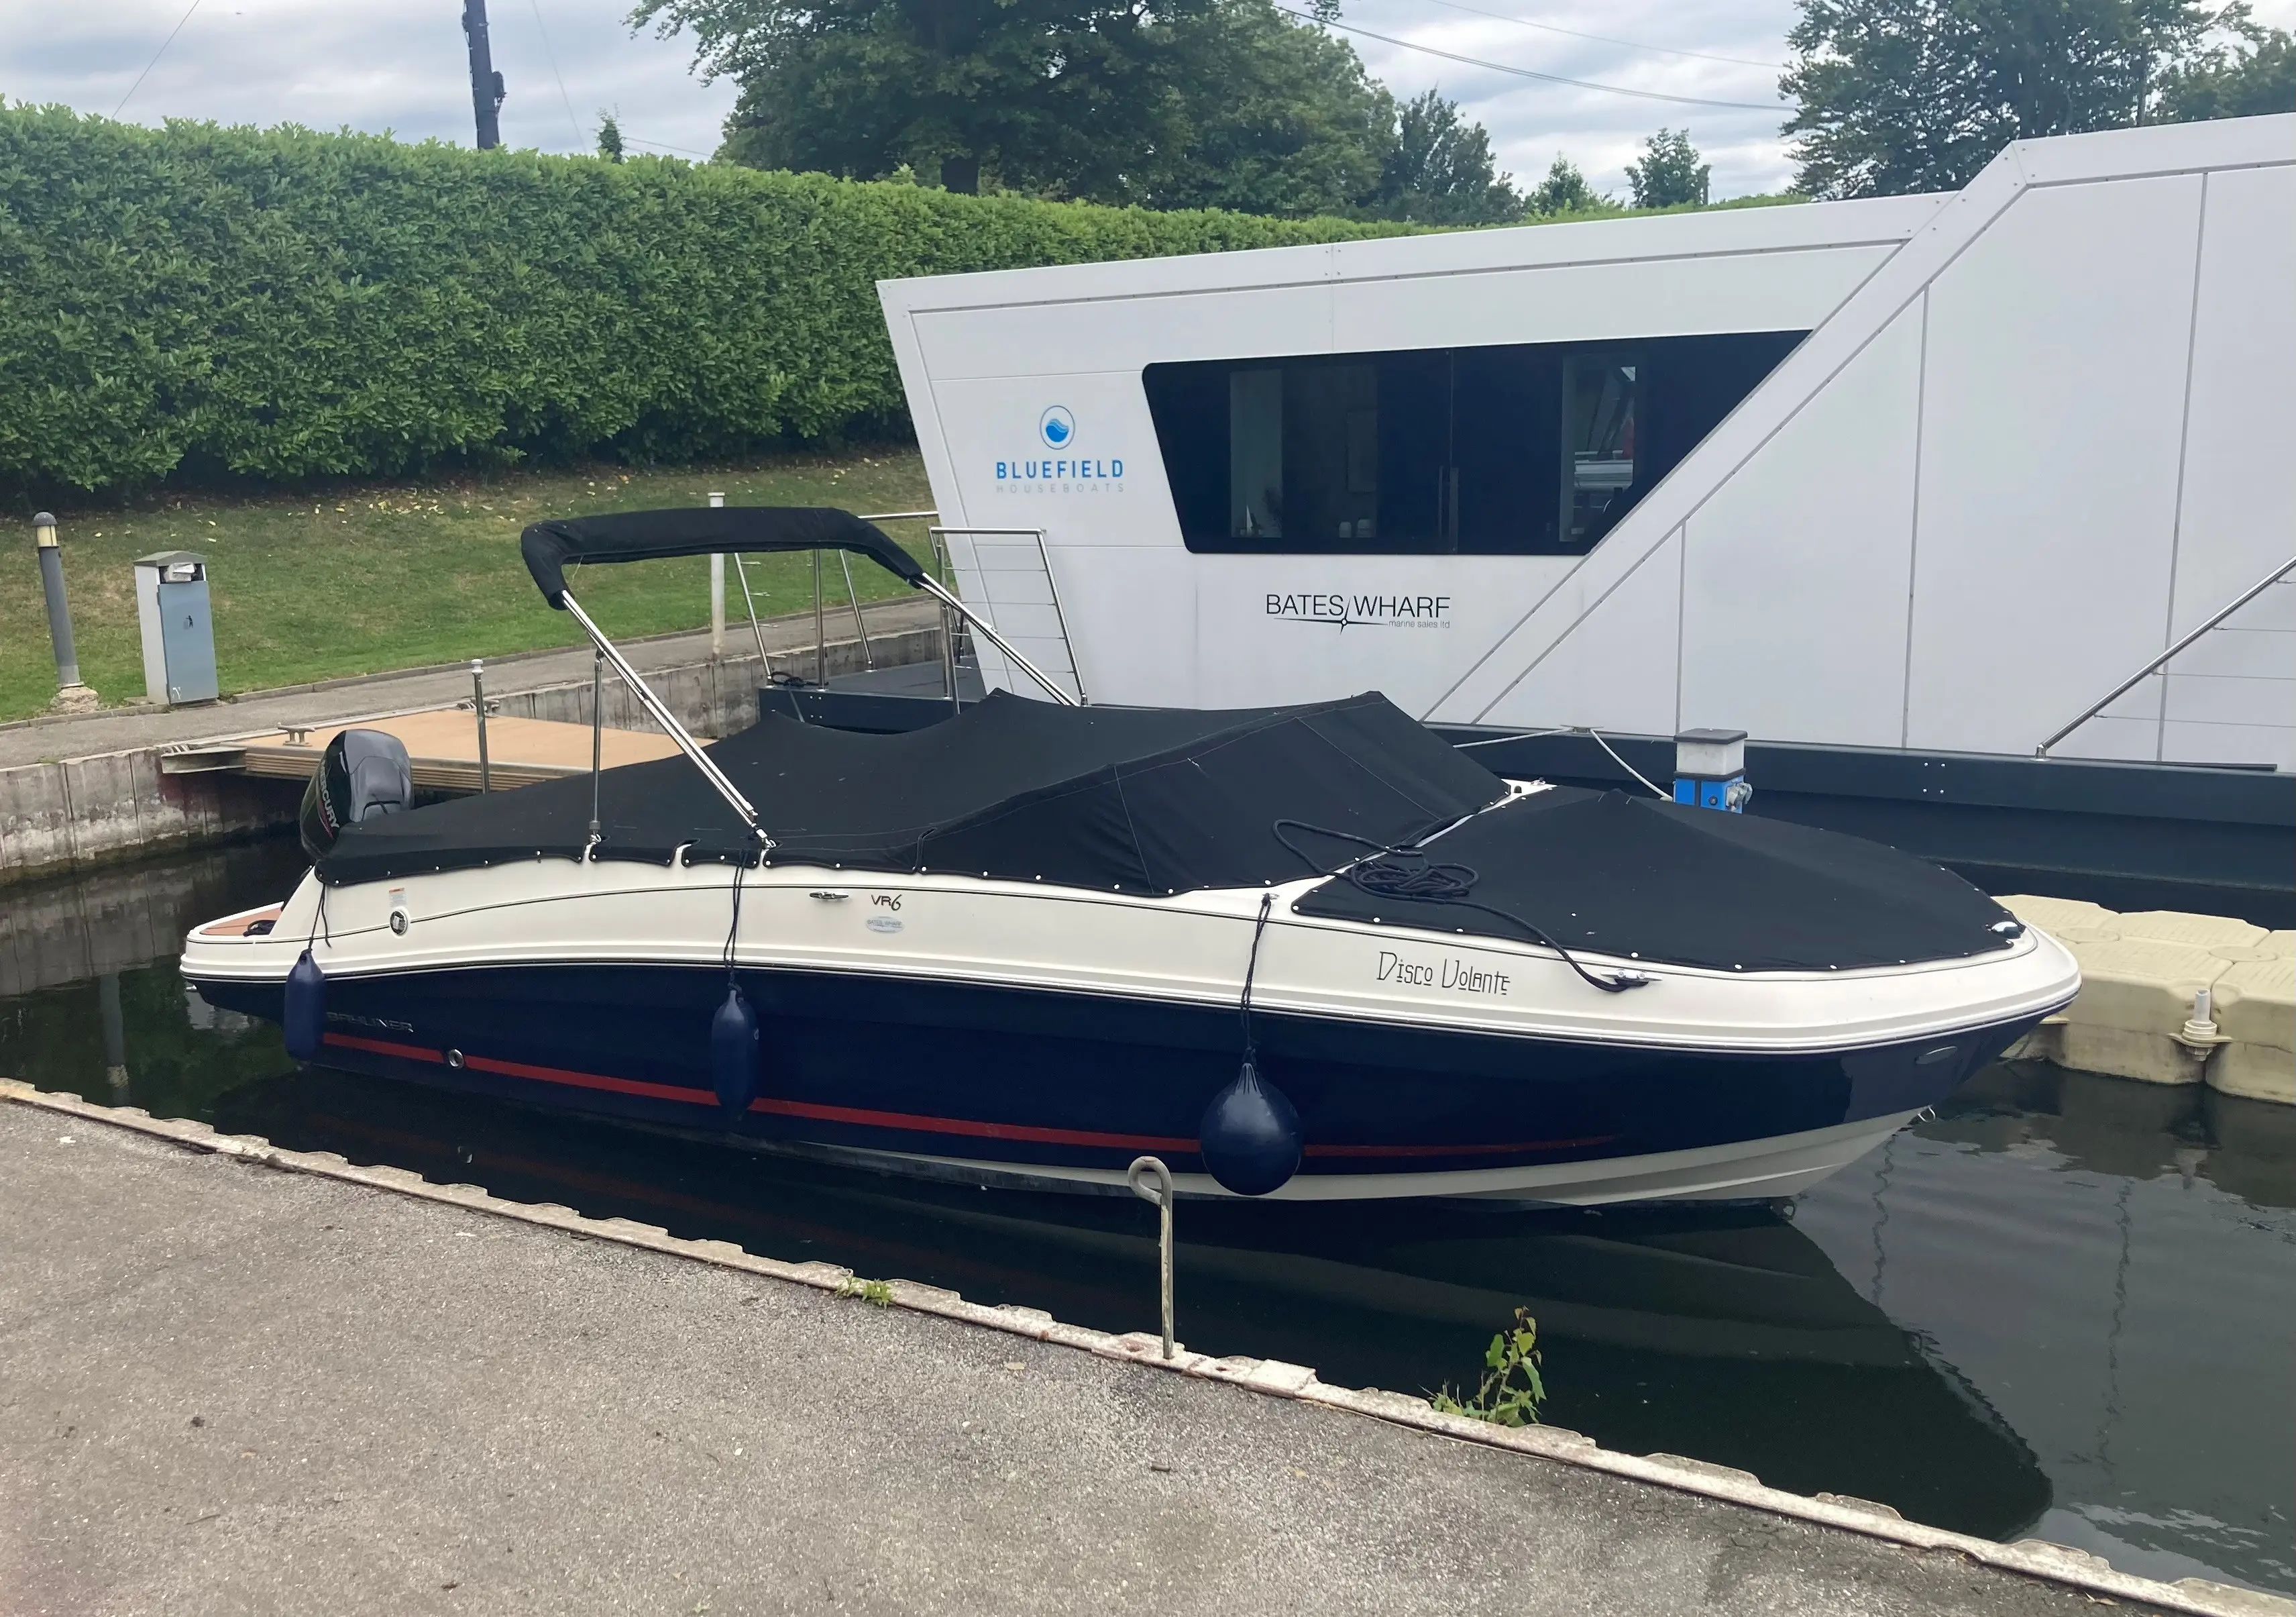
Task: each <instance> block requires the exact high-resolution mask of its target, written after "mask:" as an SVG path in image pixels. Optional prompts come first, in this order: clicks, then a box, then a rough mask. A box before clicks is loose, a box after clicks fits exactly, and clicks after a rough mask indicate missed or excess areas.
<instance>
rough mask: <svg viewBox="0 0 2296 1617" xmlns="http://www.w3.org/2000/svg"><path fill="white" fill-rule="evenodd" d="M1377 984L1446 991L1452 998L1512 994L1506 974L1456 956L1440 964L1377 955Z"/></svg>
mask: <svg viewBox="0 0 2296 1617" xmlns="http://www.w3.org/2000/svg"><path fill="white" fill-rule="evenodd" d="M1379 980H1380V981H1382V982H1401V983H1407V984H1409V985H1410V986H1411V987H1413V988H1421V989H1436V988H1439V989H1450V990H1451V991H1452V992H1453V993H1455V994H1511V993H1512V992H1513V989H1512V987H1511V986H1510V985H1511V983H1512V981H1513V979H1511V978H1510V977H1509V976H1508V975H1507V973H1505V972H1487V971H1485V970H1484V969H1483V968H1482V967H1481V966H1479V965H1477V964H1473V963H1472V961H1468V960H1463V959H1460V958H1459V957H1458V956H1446V957H1445V958H1444V959H1442V960H1439V961H1432V962H1431V961H1425V960H1410V959H1406V958H1405V957H1404V956H1401V955H1398V954H1397V953H1395V951H1394V950H1392V949H1384V948H1383V949H1382V950H1380V951H1379Z"/></svg>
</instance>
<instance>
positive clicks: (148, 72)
mask: <svg viewBox="0 0 2296 1617" xmlns="http://www.w3.org/2000/svg"><path fill="white" fill-rule="evenodd" d="M199 9H200V0H192V3H191V4H189V5H187V6H185V7H184V14H183V15H182V16H180V17H178V18H176V26H175V27H174V28H172V29H168V37H166V38H165V39H162V40H161V41H160V48H159V49H158V50H156V51H154V52H152V60H151V61H149V62H145V63H144V64H143V71H142V72H141V73H138V74H136V75H135V83H134V84H132V85H129V86H127V95H123V96H121V97H120V98H119V106H117V107H114V108H112V109H111V115H112V117H114V118H117V117H119V114H120V111H121V109H123V108H125V107H126V106H127V99H128V96H130V95H133V94H135V92H136V91H138V90H140V89H142V88H143V81H144V80H145V79H147V78H151V77H152V69H153V68H156V67H158V66H159V65H160V57H162V56H165V55H166V54H167V53H168V46H169V45H173V44H175V43H176V35H178V34H180V33H182V32H183V31H184V24H185V23H186V22H189V21H191V20H192V13H193V12H195V11H197V10H199Z"/></svg>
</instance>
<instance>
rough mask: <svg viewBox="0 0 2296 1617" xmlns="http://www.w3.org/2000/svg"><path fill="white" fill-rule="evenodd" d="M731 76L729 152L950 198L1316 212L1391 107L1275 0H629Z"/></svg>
mask: <svg viewBox="0 0 2296 1617" xmlns="http://www.w3.org/2000/svg"><path fill="white" fill-rule="evenodd" d="M631 21H632V22H633V23H634V24H644V23H645V22H648V21H652V22H653V23H655V24H656V25H657V26H658V28H659V29H660V30H661V31H663V32H674V31H676V30H677V29H691V30H692V31H693V36H694V38H695V41H696V45H697V58H698V62H699V64H700V66H701V70H702V71H703V72H704V74H705V76H708V77H716V76H717V75H720V74H725V75H730V76H731V77H733V78H735V79H736V80H738V81H739V82H740V84H741V86H742V94H741V99H740V101H739V103H737V105H736V106H735V109H734V114H733V116H732V117H731V118H730V119H728V120H727V124H726V144H725V148H724V154H725V155H726V157H728V158H730V159H732V160H734V161H736V162H742V163H746V164H749V165H750V166H753V167H757V168H800V169H819V170H825V171H827V172H829V173H832V174H840V175H845V176H851V177H855V178H861V179H873V178H878V177H881V176H885V175H888V174H890V173H892V172H893V171H894V170H896V169H897V168H899V167H900V166H901V165H903V164H905V163H906V164H908V165H910V166H911V167H912V168H914V170H915V171H916V172H918V173H920V174H922V175H924V176H939V180H940V182H941V184H943V185H946V186H947V187H948V188H949V189H951V190H959V191H972V190H978V189H980V187H981V185H983V184H988V185H997V186H1002V187H1004V188H1005V189H1008V190H1013V191H1020V192H1026V193H1033V194H1037V195H1044V196H1052V197H1064V198H1079V199H1088V200H1091V201H1105V202H1116V203H1126V202H1136V203H1142V204H1145V205H1148V206H1152V207H1187V206H1206V205H1216V206H1222V207H1234V208H1242V209H1250V210H1251V211H1255V212H1270V213H1312V212H1320V211H1326V210H1329V209H1335V208H1339V207H1343V206H1346V205H1347V204H1349V203H1351V202H1353V201H1357V200H1359V199H1361V198H1362V197H1364V196H1365V195H1366V194H1368V193H1370V191H1371V190H1372V189H1373V187H1374V185H1375V184H1376V183H1377V180H1378V176H1379V172H1380V160H1381V158H1382V156H1383V155H1384V152H1385V151H1386V146H1387V142H1388V139H1389V138H1390V128H1391V126H1392V120H1393V117H1394V113H1393V106H1392V103H1391V102H1390V99H1389V98H1388V96H1387V94H1386V92H1385V91H1384V90H1382V89H1380V88H1379V86H1376V85H1375V84H1374V83H1372V81H1371V80H1370V79H1369V78H1367V77H1366V76H1365V73H1364V70H1363V64H1362V62H1360V61H1358V60H1357V57H1356V54H1355V52H1354V50H1353V49H1352V47H1350V46H1349V45H1346V44H1345V43H1344V42H1342V41H1341V40H1338V39H1335V38H1333V37H1332V36H1330V35H1328V34H1326V33H1325V32H1324V30H1323V29H1319V28H1316V27H1314V26H1312V25H1309V24H1305V23H1300V22H1295V21H1292V20H1291V19H1290V18H1289V17H1287V16H1285V15H1284V14H1283V12H1280V11H1278V10H1277V9H1276V7H1275V5H1274V4H1272V3H1271V0H641V3H640V4H639V6H638V9H637V10H636V11H635V12H634V13H633V14H632V18H631Z"/></svg>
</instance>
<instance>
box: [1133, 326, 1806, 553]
mask: <svg viewBox="0 0 2296 1617" xmlns="http://www.w3.org/2000/svg"><path fill="white" fill-rule="evenodd" d="M1806 334H1807V333H1804V332H1733V333H1729V334H1726V335H1720V336H1709V337H1669V338H1653V339H1649V340H1645V341H1629V342H1618V343H1603V344H1586V343H1549V344H1530V343H1520V344H1513V345H1508V346H1504V347H1490V348H1465V349H1409V350H1403V351H1398V352H1391V353H1378V354H1336V355H1316V356H1308V357H1298V358H1283V359H1234V360H1225V359H1213V360H1198V361H1190V362H1187V363H1183V364H1174V365H1150V366H1148V367H1147V369H1146V370H1145V371H1144V373H1142V377H1141V380H1142V383H1143V385H1144V387H1145V389H1146V390H1147V394H1148V407H1149V410H1150V412H1151V414H1152V415H1153V417H1154V419H1155V423H1156V437H1157V440H1158V443H1159V446H1160V448H1161V449H1162V452H1163V456H1164V471H1165V474H1166V476H1167V477H1168V479H1169V480H1170V484H1171V489H1172V499H1173V503H1174V504H1175V505H1177V507H1178V510H1179V514H1180V531H1181V536H1182V538H1185V540H1186V542H1187V546H1188V548H1189V549H1191V550H1197V551H1262V552H1267V553H1269V554H1299V553H1310V554H1335V553H1336V554H1344V553H1349V552H1353V553H1358V554H1463V555H1576V554H1584V553H1585V552H1587V550H1590V549H1592V548H1593V547H1594V546H1595V544H1597V543H1598V542H1599V541H1600V540H1601V539H1602V538H1603V535H1604V534H1605V533H1607V532H1609V531H1610V529H1611V528H1612V527H1613V526H1614V525H1615V524H1616V523H1617V522H1618V521H1619V519H1620V517H1622V516H1624V515H1625V514H1626V513H1628V511H1630V510H1632V509H1633V508H1634V505H1635V504H1636V501H1638V500H1639V499H1641V497H1643V496H1644V494H1645V493H1647V492H1649V490H1650V489H1651V488H1652V486H1654V485H1655V484H1656V483H1657V482H1658V480H1660V479H1661V478H1662V477H1664V476H1665V475H1666V473H1667V472H1669V471H1670V470H1672V469H1673V467H1674V466H1675V464H1677V462H1679V461H1680V460H1681V459H1682V457H1683V456H1685V455H1687V454H1688V453H1689V452H1690V451H1691V450H1692V449H1693V447H1696V446H1697V444H1698V442H1699V440H1700V439H1703V438H1704V437H1705V436H1706V435H1707V433H1709V432H1710V431H1713V430H1714V428H1715V426H1716V424H1717V423H1719V422H1720V421H1721V419H1722V418H1723V417H1724V416H1725V415H1728V414H1729V413H1730V411H1731V409H1732V408H1733V407H1734V406H1735V405H1736V404H1737V403H1738V401H1739V400H1740V399H1742V398H1745V397H1746V395H1747V394H1749V393H1751V391H1753V390H1754V388H1755V387H1756V386H1757V385H1758V384H1759V382H1761V380H1762V378H1764V377H1765V376H1767V375H1768V374H1769V373H1770V372H1771V370H1772V369H1773V368H1775V365H1777V363H1778V361H1779V360H1781V359H1783V358H1784V357H1785V356H1786V355H1787V354H1788V353H1789V352H1790V351H1792V349H1793V347H1794V345H1795V344H1796V343H1798V342H1800V341H1801V339H1802V338H1803V336H1804V335H1806Z"/></svg>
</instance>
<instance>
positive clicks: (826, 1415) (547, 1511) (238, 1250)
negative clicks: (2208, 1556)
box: [0, 1104, 2144, 1617]
mask: <svg viewBox="0 0 2296 1617" xmlns="http://www.w3.org/2000/svg"><path fill="white" fill-rule="evenodd" d="M0 1342H4V1348H0V1354H4V1358H0V1365H4V1373H0V1609H4V1610H5V1611H6V1612H7V1613H11V1617H15V1614H19V1613H21V1614H25V1617H29V1614H33V1613H143V1612H155V1613H157V1612H164V1613H171V1614H184V1617H194V1614H197V1613H230V1614H231V1617H255V1614H259V1613H313V1612H324V1613H331V1614H336V1613H340V1614H348V1613H389V1614H390V1617H400V1614H409V1613H526V1612H534V1613H696V1614H698V1613H715V1614H717V1617H726V1614H729V1613H784V1612H788V1613H796V1612H804V1613H813V1612H821V1613H829V1612H838V1613H942V1612H950V1613H999V1614H1002V1613H1039V1612H1041V1613H1059V1614H1060V1617H1084V1614H1090V1617H1103V1614H1110V1617H1113V1614H1121V1613H1141V1614H1142V1617H1150V1614H1153V1617H1186V1614H1189V1613H1250V1614H1251V1617H1260V1614H1272V1613H1295V1612H1296V1613H1315V1614H1316V1617H1332V1614H1333V1613H1420V1612H1426V1613H1483V1612H1488V1613H1506V1614H1507V1617H1539V1614H1544V1613H1557V1614H1560V1613H1570V1614H1572V1617H1577V1614H1579V1613H1606V1614H1608V1613H1619V1614H1622V1617H1623V1614H1633V1613H1669V1614H1672V1613H1692V1612H1711V1613H1825V1614H1827V1617H1861V1614H1879V1613H1907V1614H1908V1617H1910V1614H1912V1613H1924V1614H1927V1613H1949V1614H1950V1613H2019V1614H2022V1613H2034V1614H2037V1617H2038V1614H2041V1613H2062V1614H2063V1617H2076V1614H2079V1613H2087V1612H2090V1611H2092V1610H2094V1609H2095V1607H2096V1605H2097V1603H2096V1602H2095V1601H2093V1600H2092V1599H2090V1598H2088V1597H2087V1596H2082V1595H2079V1594H2077V1593H2072V1592H2069V1591H2067V1590H2064V1589H2062V1588H2054V1587H2052V1586H2048V1585H2045V1584H2042V1583H2038V1582H2033V1581H2029V1580H2024V1579H2021V1578H2018V1577H2015V1576H2012V1575H2009V1574H2007V1573H2005V1572H1997V1571H1994V1570H1990V1569H1988V1568H1986V1567H1983V1566H1980V1565H1977V1564H1972V1563H1970V1562H1968V1561H1965V1560H1964V1559H1963V1558H1961V1557H1960V1556H1958V1555H1949V1554H1939V1553H1929V1554H1923V1553H1920V1552H1916V1551H1912V1550H1907V1549H1904V1548H1901V1547H1895V1546H1891V1545H1887V1544H1883V1543H1880V1542H1877V1541H1875V1540H1874V1539H1866V1538H1863V1537H1860V1536H1857V1535H1856V1534H1852V1533H1848V1532H1842V1531H1833V1530H1830V1529H1825V1528H1822V1527H1818V1526H1815V1525H1812V1524H1809V1523H1804V1522H1800V1521H1793V1520H1786V1519H1782V1518H1779V1517H1775V1516H1772V1515H1768V1514H1761V1513H1758V1512H1755V1511H1751V1510H1746V1509H1743V1508H1740V1507H1738V1506H1732V1505H1726V1504H1722V1503H1719V1502H1717V1501H1715V1500H1711V1499H1706V1498H1697V1497H1694V1496H1692V1495H1688V1494H1684V1493H1679V1492H1676V1491H1673V1490H1668V1489H1663V1488H1657V1487H1652V1486H1648V1485H1645V1484H1642V1483H1639V1482H1629V1481H1626V1480H1624V1479H1621V1478H1619V1477H1616V1476H1610V1475H1604V1474H1601V1473H1595V1472H1590V1471H1585V1470H1580V1469H1578V1468H1575V1467H1572V1466H1569V1465H1561V1464H1557V1463H1554V1462H1550V1461H1546V1460H1542V1459H1538V1458H1535V1457H1528V1456H1524V1455H1521V1454H1514V1453H1508V1452H1505V1451H1502V1450H1498V1449H1489V1448H1485V1447H1482V1446H1480V1445H1475V1444H1469V1443H1462V1442H1458V1441H1454V1440H1451V1439H1449V1438H1447V1437H1443V1436H1439V1435H1436V1434H1432V1433H1429V1432H1416V1431H1411V1430H1407V1429H1406V1428H1403V1427H1399V1426H1395V1425H1390V1424H1384V1423H1382V1422H1379V1421H1376V1420H1372V1419H1369V1418H1366V1417H1364V1416H1357V1415H1352V1414H1347V1413H1342V1412H1340V1411H1336V1410H1333V1409H1329V1408H1318V1407H1316V1406H1315V1405H1312V1404H1308V1403H1300V1402H1292V1401H1288V1400H1284V1399H1275V1398H1270V1397H1267V1396H1263V1395H1260V1394H1257V1393H1254V1392H1251V1391H1245V1390H1243V1389H1241V1388H1238V1387H1235V1386H1231V1385H1223V1384H1219V1383H1214V1382H1208V1381H1200V1380H1194V1379H1190V1378H1187V1377H1183V1376H1179V1375H1171V1374H1169V1373H1166V1372H1163V1371H1160V1370H1155V1369H1151V1368H1146V1367H1139V1366H1134V1365H1128V1364H1124V1363H1120V1362H1114V1361H1111V1360H1110V1359H1107V1358H1100V1357H1095V1355H1093V1354H1089V1353H1086V1352H1081V1351H1078V1350H1075V1349H1073V1348H1064V1347H1057V1346H1053V1345H1050V1344H1047V1343H1043V1342H1035V1341H1030V1340H1027V1339H1024V1338H1020V1337H1015V1336H1012V1335H1008V1334H1000V1333H997V1332H995V1331H990V1330H987V1329H984V1328H981V1327H979V1326H968V1325H964V1324H961V1323H958V1322H956V1321H954V1320H950V1319H946V1318H939V1317H932V1316H930V1315H924V1314H919V1313H914V1312H909V1311H906V1310H904V1309H879V1308H873V1307H871V1306H869V1305H868V1304H867V1303H865V1302H864V1301H857V1300H846V1299H840V1298H839V1297H837V1296H835V1295H833V1294H830V1293H822V1292H817V1291H811V1290H808V1289H806V1288H805V1287H802V1286H799V1285H791V1284H789V1283H786V1282H780V1281H775V1280H770V1279H762V1278H759V1277H758V1276H752V1275H746V1274H742V1273H741V1272H738V1271H736V1270H731V1269H726V1268H715V1267H712V1266H709V1265H707V1264H703V1263H698V1262H695V1261H693V1260H687V1259H681V1258H677V1257H674V1256H668V1255H665V1254H663V1253H660V1252H650V1251H644V1250H637V1249H633V1248H630V1247H626V1246H621V1245H618V1244H613V1243H611V1242H606V1241H600V1240H595V1239H589V1238H585V1237H583V1236H581V1235H576V1234H571V1233H568V1232H565V1231H561V1230H552V1229H546V1228H537V1227H532V1226H530V1225H526V1224H521V1223H516V1222H512V1221H509V1220H506V1219H502V1218H498V1217H491V1216H488V1215H487V1214H484V1213H480V1212H476V1211H470V1210H467V1209H463V1208H459V1207H455V1206H450V1205H442V1204H439V1203H437V1202H423V1201H417V1200H413V1199H409V1198H407V1197H406V1196H404V1195H400V1194H394V1193H391V1192H388V1191H382V1190H377V1189H373V1188H369V1187H365V1186H357V1185H351V1184H345V1183H342V1182H340V1181H339V1180H334V1179H328V1178H317V1177H313V1176H310V1175H307V1174H299V1173H287V1172H282V1171H278V1170H272V1169H267V1168H265V1167H262V1166H259V1165H255V1164H251V1163H250V1162H248V1161H242V1160H234V1159H233V1158H231V1157H227V1156H222V1155H207V1154H200V1153H193V1152H190V1151H186V1150H184V1149H183V1148H181V1147H178V1146H176V1145H170V1144H168V1143H165V1142H162V1141H158V1140H154V1139H152V1138H149V1137H144V1136H142V1135H136V1134H130V1133H127V1132H125V1131H123V1130H121V1129H115V1128H112V1127H111V1126H109V1125H106V1124H103V1123H100V1122H94V1121H91V1120H85V1119H75V1118H71V1117H66V1116H59V1115H56V1114H55V1113H53V1112H39V1111H35V1110H32V1109H30V1108H29V1107H27V1106H23V1105H18V1104H0ZM1205 1345H1211V1344H1205ZM2120 1609H2121V1610H2123V1611H2141V1610H2142V1609H2144V1608H2141V1607H2136V1606H2131V1605H2125V1604H2124V1605H2122V1606H2121V1607H2120Z"/></svg>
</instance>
